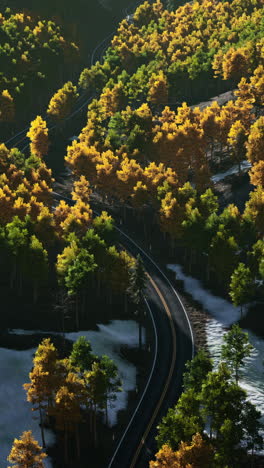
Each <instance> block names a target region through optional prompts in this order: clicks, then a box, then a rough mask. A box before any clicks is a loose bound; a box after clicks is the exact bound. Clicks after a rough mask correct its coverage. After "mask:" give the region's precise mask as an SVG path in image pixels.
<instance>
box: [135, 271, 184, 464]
mask: <svg viewBox="0 0 264 468" xmlns="http://www.w3.org/2000/svg"><path fill="white" fill-rule="evenodd" d="M147 276H148V279H149V281H150V283H151V284H152V286H153V288H154V289H155V291H156V292H157V294H158V296H159V298H160V300H161V302H162V304H163V307H164V309H165V311H166V314H167V316H168V318H169V321H170V327H171V332H172V343H173V344H172V345H173V351H172V360H171V366H170V370H169V374H168V377H167V380H166V383H165V386H164V388H163V391H162V394H161V396H160V399H159V401H158V403H157V405H156V408H155V410H154V412H153V415H152V417H151V419H150V421H149V424H148V426H147V428H146V430H145V432H144V434H143V437H142V439H141V441H140V443H139V446H138V448H137V451H136V453H135V455H134V457H133V460H132V463H131V465H130V468H134V467H135V465H136V462H137V459H138V457H139V454H140V452H141V450H142V447H143V445H144V443H145V440H146V438H147V436H148V434H149V432H150V430H151V428H152V426H153V423H154V421H155V419H156V417H157V414H158V412H159V410H160V407H161V405H162V403H163V400H164V398H165V395H166V393H167V390H168V387H169V384H170V381H171V378H172V375H173V371H174V366H175V362H176V332H175V327H174V324H173V320H172V315H171V312H170V309H169V307H168V304H167V303H166V301H165V299H164V297H163V295H162V293H161V291H160V289H159V287H158V286H157V284H156V283H155V281H154V280H153V279H152V278H151V276H150V275H149V274H148V273H147Z"/></svg>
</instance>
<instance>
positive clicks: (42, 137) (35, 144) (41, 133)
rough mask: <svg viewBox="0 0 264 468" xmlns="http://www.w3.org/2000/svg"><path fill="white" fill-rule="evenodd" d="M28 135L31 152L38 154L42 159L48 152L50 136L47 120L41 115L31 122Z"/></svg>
mask: <svg viewBox="0 0 264 468" xmlns="http://www.w3.org/2000/svg"><path fill="white" fill-rule="evenodd" d="M27 137H28V138H29V139H30V141H31V143H30V151H31V154H33V155H35V156H37V157H38V158H40V159H41V158H43V156H46V155H47V154H48V149H49V137H48V129H47V124H46V122H45V120H43V119H42V117H40V116H39V115H38V116H37V117H36V119H35V120H33V121H32V122H31V126H30V129H29V131H28V133H27Z"/></svg>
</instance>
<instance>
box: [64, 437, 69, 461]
mask: <svg viewBox="0 0 264 468" xmlns="http://www.w3.org/2000/svg"><path fill="white" fill-rule="evenodd" d="M64 461H65V463H66V465H67V464H68V461H69V458H68V431H67V428H65V430H64Z"/></svg>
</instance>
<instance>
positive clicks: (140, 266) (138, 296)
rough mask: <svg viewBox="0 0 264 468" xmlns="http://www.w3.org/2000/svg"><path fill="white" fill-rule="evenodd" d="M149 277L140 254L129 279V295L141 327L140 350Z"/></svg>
mask: <svg viewBox="0 0 264 468" xmlns="http://www.w3.org/2000/svg"><path fill="white" fill-rule="evenodd" d="M146 282H147V275H146V271H145V267H144V263H143V261H142V258H141V256H140V255H139V254H138V256H137V258H136V262H135V264H134V267H133V269H132V270H131V273H130V277H129V287H128V294H129V295H130V297H131V299H132V302H133V304H134V305H135V308H136V311H135V313H136V314H137V315H138V326H139V338H138V341H139V349H141V348H142V313H143V310H144V291H145V288H146Z"/></svg>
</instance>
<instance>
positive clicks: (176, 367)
mask: <svg viewBox="0 0 264 468" xmlns="http://www.w3.org/2000/svg"><path fill="white" fill-rule="evenodd" d="M117 229H118V231H119V234H120V242H121V244H122V245H123V246H124V247H125V248H126V249H127V250H128V251H129V252H130V253H131V254H132V255H134V256H136V255H137V254H138V253H139V254H140V255H141V257H142V259H143V262H144V265H145V268H146V271H147V273H148V276H149V282H148V285H147V291H146V298H147V301H148V304H149V306H150V308H151V313H152V315H153V320H154V323H155V329H156V331H157V341H158V346H157V356H156V362H155V367H154V369H153V371H152V374H151V376H150V379H149V382H148V383H147V385H148V388H147V391H146V392H145V394H143V398H141V401H140V404H139V405H138V406H137V408H136V410H135V412H134V413H133V415H132V416H131V417H130V421H129V422H128V426H127V428H126V430H125V432H124V433H123V436H122V437H121V439H120V441H119V442H118V443H117V446H116V447H115V451H114V455H113V456H112V458H111V460H110V462H109V464H108V468H120V467H122V468H134V467H135V468H141V467H142V468H143V467H144V468H145V467H146V466H148V461H149V459H150V458H151V457H153V455H154V452H155V441H154V437H155V434H156V426H157V424H158V421H159V420H160V418H161V417H162V416H163V415H164V414H165V413H166V412H167V410H168V408H169V407H171V406H172V405H174V404H175V402H176V401H177V399H178V397H179V396H180V393H181V389H182V376H183V372H184V369H185V363H186V361H187V360H190V359H191V358H192V357H193V355H194V340H193V332H192V328H191V324H190V321H189V318H188V315H187V312H186V310H185V309H184V306H183V304H182V302H181V300H180V298H179V296H178V294H177V292H176V291H175V289H174V288H173V286H172V284H171V283H170V281H169V279H168V278H167V276H166V274H165V273H164V272H163V271H162V269H161V268H160V267H159V266H158V265H157V263H156V262H155V261H154V260H153V259H152V258H151V257H150V255H149V254H148V253H147V252H145V250H143V249H142V247H140V246H139V245H138V244H137V243H136V242H135V241H134V240H133V239H131V238H130V236H129V235H128V234H127V233H125V232H124V231H123V230H121V229H119V228H117Z"/></svg>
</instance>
